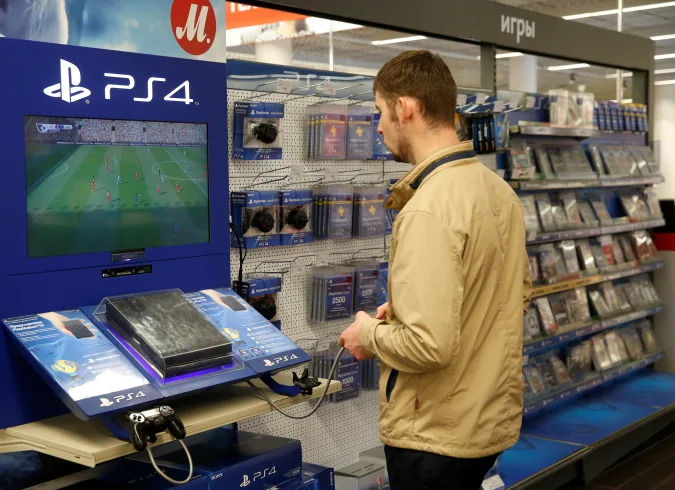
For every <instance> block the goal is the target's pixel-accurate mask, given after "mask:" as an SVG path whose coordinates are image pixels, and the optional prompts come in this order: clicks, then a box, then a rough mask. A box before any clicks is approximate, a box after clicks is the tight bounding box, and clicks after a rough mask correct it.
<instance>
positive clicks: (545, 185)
mask: <svg viewBox="0 0 675 490" xmlns="http://www.w3.org/2000/svg"><path fill="white" fill-rule="evenodd" d="M663 181H664V178H663V176H662V175H654V176H648V177H622V178H611V179H572V180H520V181H513V180H512V181H509V183H510V184H511V186H512V187H513V188H514V189H520V190H523V191H540V190H541V191H544V190H545V191H552V190H562V189H590V188H598V187H636V186H645V185H655V184H660V183H662V182H663Z"/></svg>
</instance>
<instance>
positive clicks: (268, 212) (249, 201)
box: [230, 191, 281, 248]
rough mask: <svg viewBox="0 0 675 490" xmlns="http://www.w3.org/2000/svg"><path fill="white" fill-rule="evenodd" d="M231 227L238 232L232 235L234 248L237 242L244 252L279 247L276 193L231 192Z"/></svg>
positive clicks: (277, 195) (277, 196) (277, 199)
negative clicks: (241, 241) (252, 249)
mask: <svg viewBox="0 0 675 490" xmlns="http://www.w3.org/2000/svg"><path fill="white" fill-rule="evenodd" d="M230 202H231V211H230V212H231V213H232V224H233V225H234V227H235V229H236V230H237V232H238V235H239V237H238V236H237V233H232V234H231V243H232V246H233V247H237V246H239V242H238V238H241V239H242V240H243V243H242V245H243V246H245V247H246V248H261V247H272V246H275V245H280V244H281V238H280V235H279V234H278V233H277V220H278V217H279V193H278V192H277V191H242V192H232V194H231V197H230Z"/></svg>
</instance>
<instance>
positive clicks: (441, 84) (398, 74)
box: [373, 50, 457, 127]
mask: <svg viewBox="0 0 675 490" xmlns="http://www.w3.org/2000/svg"><path fill="white" fill-rule="evenodd" d="M373 90H374V91H375V92H379V94H380V96H382V97H383V98H384V99H385V100H386V101H387V104H388V105H389V107H390V109H392V110H393V108H394V106H395V102H396V99H398V98H399V97H403V96H408V97H413V98H415V99H417V101H418V102H419V104H420V111H421V112H422V117H424V118H425V120H426V121H427V123H428V124H430V125H431V126H432V127H438V126H442V127H448V126H450V127H455V106H456V105H457V85H456V84H455V79H454V78H452V73H450V69H449V68H448V65H446V64H445V62H444V61H443V60H442V59H441V57H440V56H439V55H437V54H433V53H431V52H429V51H424V50H416V51H406V52H405V53H401V54H399V55H398V56H396V57H394V58H392V59H390V60H389V61H387V62H386V63H385V64H384V66H383V67H382V68H381V69H380V71H379V72H378V74H377V76H376V77H375V82H374V83H373Z"/></svg>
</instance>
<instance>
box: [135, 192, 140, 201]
mask: <svg viewBox="0 0 675 490" xmlns="http://www.w3.org/2000/svg"><path fill="white" fill-rule="evenodd" d="M135 195H136V204H138V198H139V197H140V194H139V193H138V192H137V193H136V194H135Z"/></svg>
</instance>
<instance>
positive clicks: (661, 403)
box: [602, 372, 675, 408]
mask: <svg viewBox="0 0 675 490" xmlns="http://www.w3.org/2000/svg"><path fill="white" fill-rule="evenodd" d="M602 397H603V399H605V400H608V401H613V402H623V403H632V404H635V405H643V406H646V407H655V408H664V407H667V406H669V405H672V404H673V403H675V374H670V373H655V372H650V373H645V374H643V375H639V376H634V377H632V378H629V379H627V380H624V381H621V382H619V383H617V384H615V385H613V386H611V387H609V388H608V389H606V390H603V391H602Z"/></svg>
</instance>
